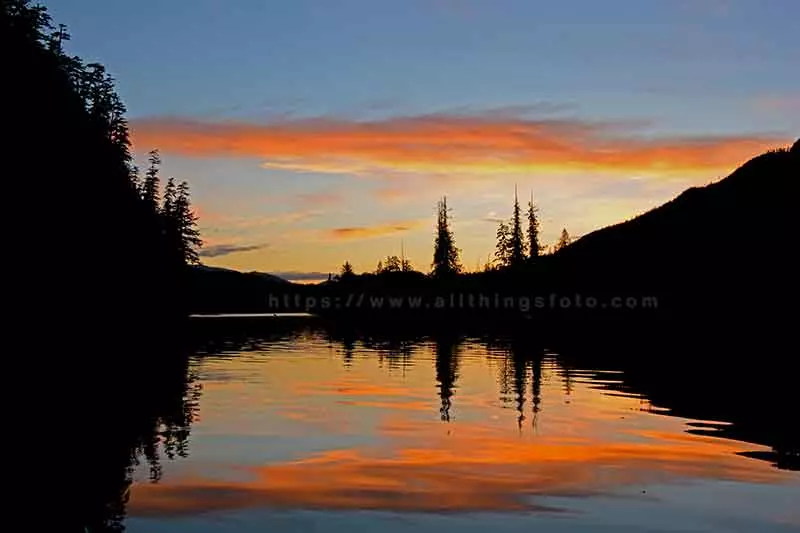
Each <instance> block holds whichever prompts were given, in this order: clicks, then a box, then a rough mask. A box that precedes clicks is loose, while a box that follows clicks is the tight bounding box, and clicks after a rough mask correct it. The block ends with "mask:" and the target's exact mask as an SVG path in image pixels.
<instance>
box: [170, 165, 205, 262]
mask: <svg viewBox="0 0 800 533" xmlns="http://www.w3.org/2000/svg"><path fill="white" fill-rule="evenodd" d="M174 220H175V223H176V225H177V228H178V235H179V236H180V248H179V251H180V255H181V257H182V258H183V260H184V262H185V263H186V264H190V265H195V264H197V263H199V262H200V256H199V250H200V247H201V246H202V245H203V240H202V239H201V238H200V231H198V229H197V215H195V213H194V211H193V210H192V205H191V201H190V199H189V184H188V183H187V182H185V181H182V182H180V184H179V185H178V187H177V192H176V195H175V214H174Z"/></svg>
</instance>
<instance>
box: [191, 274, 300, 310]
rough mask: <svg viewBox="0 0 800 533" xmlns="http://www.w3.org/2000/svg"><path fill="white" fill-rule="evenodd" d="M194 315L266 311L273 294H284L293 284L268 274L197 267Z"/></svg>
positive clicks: (194, 279) (194, 284)
mask: <svg viewBox="0 0 800 533" xmlns="http://www.w3.org/2000/svg"><path fill="white" fill-rule="evenodd" d="M189 279H190V284H191V298H192V301H191V306H190V309H191V310H192V312H194V313H218V312H246V311H254V310H258V311H263V310H264V305H265V302H267V301H268V299H269V297H270V295H273V294H283V293H284V292H286V291H287V290H289V289H291V288H292V287H294V284H293V283H290V282H289V281H287V280H285V279H283V278H280V277H278V276H274V275H272V274H267V273H264V272H239V271H238V270H232V269H229V268H220V267H210V266H205V265H196V266H193V267H192V268H191V271H190V276H189Z"/></svg>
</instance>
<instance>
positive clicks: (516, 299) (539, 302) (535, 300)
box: [267, 293, 658, 313]
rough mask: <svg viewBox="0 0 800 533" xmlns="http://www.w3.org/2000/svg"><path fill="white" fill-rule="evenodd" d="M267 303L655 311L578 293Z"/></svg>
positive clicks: (297, 297)
mask: <svg viewBox="0 0 800 533" xmlns="http://www.w3.org/2000/svg"><path fill="white" fill-rule="evenodd" d="M267 304H268V306H269V307H270V308H271V309H286V308H294V309H304V310H305V311H314V310H326V309H364V310H375V311H381V310H401V309H405V310H415V309H417V310H442V311H446V310H467V309H487V310H490V309H496V310H503V309H504V310H517V311H520V312H523V313H527V312H529V311H533V310H545V309H590V310H591V309H656V308H658V298H657V297H655V296H612V297H604V298H601V297H595V296H584V295H580V294H574V295H559V294H548V295H546V296H506V295H501V294H491V295H488V294H474V293H451V294H448V295H437V296H420V295H416V296H380V295H370V294H365V293H349V294H346V295H337V296H308V295H302V294H293V295H292V294H282V295H270V296H269V297H268V298H267Z"/></svg>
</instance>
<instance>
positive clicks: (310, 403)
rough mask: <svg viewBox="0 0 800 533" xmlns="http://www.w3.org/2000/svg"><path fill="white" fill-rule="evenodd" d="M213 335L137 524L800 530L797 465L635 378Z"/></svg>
mask: <svg viewBox="0 0 800 533" xmlns="http://www.w3.org/2000/svg"><path fill="white" fill-rule="evenodd" d="M215 322H216V321H215ZM198 329H199V331H200V332H201V333H202V332H203V331H204V330H205V329H206V326H204V325H201V326H200V327H199V328H198ZM200 337H201V338H200V340H199V341H198V343H197V344H196V347H195V349H194V354H193V355H192V356H191V358H190V362H189V366H188V371H187V380H188V381H187V383H188V384H189V386H188V387H186V393H185V402H186V406H185V409H184V412H185V413H188V415H187V416H186V420H185V421H184V424H185V426H186V427H183V428H175V427H172V428H166V427H162V432H161V433H160V436H159V438H158V439H157V440H156V446H155V448H154V450H151V453H150V455H151V456H152V457H151V459H153V458H154V460H150V461H148V460H141V461H140V463H139V465H138V466H136V467H135V468H133V469H132V474H131V475H132V478H133V483H132V485H131V486H130V491H129V494H128V501H127V509H126V513H127V518H125V520H124V524H125V526H126V528H127V531H131V532H138V531H142V532H173V531H174V532H177V531H192V532H203V531H209V532H211V531H236V532H251V531H252V532H256V531H258V532H265V531H341V532H351V531H367V532H372V531H383V532H391V531H412V530H413V531H445V530H446V531H487V530H491V531H494V532H504V531H547V532H549V531H555V532H561V531H563V532H582V531H593V532H609V533H611V532H614V533H617V532H634V531H635V532H644V531H647V532H662V531H663V532H666V531H674V532H679V531H680V532H717V531H719V532H722V531H740V532H743V533H744V532H747V533H750V532H764V533H769V532H788V531H798V530H799V529H800V514H798V513H799V511H798V504H800V472H797V471H792V470H790V469H787V468H779V467H778V466H780V465H779V464H778V462H777V461H776V460H774V453H773V450H772V448H770V447H768V446H763V445H760V444H755V443H752V442H744V441H743V440H737V439H734V438H729V437H730V435H732V434H734V435H735V431H732V430H731V426H730V424H729V421H727V420H696V419H690V418H683V417H682V416H676V415H675V413H674V412H670V406H665V405H658V404H654V403H653V402H652V401H651V399H649V398H648V397H646V396H645V395H643V394H642V393H638V392H635V391H634V390H633V389H632V388H631V387H629V386H627V385H626V381H625V379H626V375H625V372H624V371H621V370H620V369H615V368H613V367H609V368H603V366H602V365H597V366H592V367H586V366H585V367H583V368H580V367H578V366H575V365H574V364H573V363H570V362H568V361H566V359H565V358H564V357H563V356H562V355H561V354H559V353H554V352H552V351H549V350H547V349H544V348H542V349H539V348H533V347H531V346H524V347H520V346H519V345H513V344H506V343H503V342H500V341H490V340H486V339H479V338H472V337H464V336H456V335H438V336H433V337H430V336H419V337H412V336H409V337H405V338H404V337H402V336H400V337H399V338H398V337H395V338H392V339H389V340H387V339H385V338H371V337H369V336H355V337H349V336H346V335H345V336H337V335H336V334H331V333H330V332H327V331H323V330H320V329H317V328H314V327H310V326H309V325H307V324H304V323H303V322H302V321H300V322H299V323H298V324H297V325H296V326H291V327H288V328H286V329H285V330H284V331H282V332H280V333H270V334H267V333H265V334H253V333H251V334H238V335H234V336H227V337H226V336H224V335H218V334H214V335H210V334H209V335H206V338H203V335H202V334H201V335H200ZM681 364H688V363H681ZM698 412H702V409H698ZM787 423H788V421H787Z"/></svg>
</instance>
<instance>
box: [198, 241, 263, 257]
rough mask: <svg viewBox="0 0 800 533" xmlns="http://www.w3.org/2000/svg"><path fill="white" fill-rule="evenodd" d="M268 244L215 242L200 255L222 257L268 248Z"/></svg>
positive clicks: (203, 249) (201, 251)
mask: <svg viewBox="0 0 800 533" xmlns="http://www.w3.org/2000/svg"><path fill="white" fill-rule="evenodd" d="M266 247H267V245H266V244H215V245H212V246H207V247H204V248H202V249H201V250H200V252H199V255H200V257H222V256H224V255H231V254H236V253H241V252H253V251H255V250H262V249H264V248H266Z"/></svg>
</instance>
